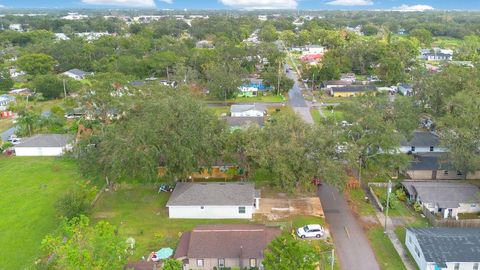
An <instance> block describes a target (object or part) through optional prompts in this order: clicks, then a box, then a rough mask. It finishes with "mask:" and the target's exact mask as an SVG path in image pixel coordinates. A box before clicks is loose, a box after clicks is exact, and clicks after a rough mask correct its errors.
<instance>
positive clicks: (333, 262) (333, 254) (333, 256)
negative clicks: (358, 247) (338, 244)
mask: <svg viewBox="0 0 480 270" xmlns="http://www.w3.org/2000/svg"><path fill="white" fill-rule="evenodd" d="M331 262H332V263H331V264H330V266H331V268H330V270H333V265H334V264H335V249H332V260H331Z"/></svg>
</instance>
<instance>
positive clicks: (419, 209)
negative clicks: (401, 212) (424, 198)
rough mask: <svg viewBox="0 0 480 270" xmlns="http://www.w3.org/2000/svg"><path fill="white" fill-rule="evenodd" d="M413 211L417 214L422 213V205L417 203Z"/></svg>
mask: <svg viewBox="0 0 480 270" xmlns="http://www.w3.org/2000/svg"><path fill="white" fill-rule="evenodd" d="M413 210H415V212H422V205H421V204H420V203H418V202H415V203H414V204H413Z"/></svg>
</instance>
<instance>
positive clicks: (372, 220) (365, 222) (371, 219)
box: [358, 216, 379, 230]
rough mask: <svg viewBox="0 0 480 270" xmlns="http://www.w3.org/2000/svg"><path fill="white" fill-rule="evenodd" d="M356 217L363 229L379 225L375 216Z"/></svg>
mask: <svg viewBox="0 0 480 270" xmlns="http://www.w3.org/2000/svg"><path fill="white" fill-rule="evenodd" d="M358 219H359V221H360V224H361V225H362V227H363V229H364V230H369V229H371V228H373V227H375V226H378V225H379V223H378V219H377V217H375V216H360V217H358Z"/></svg>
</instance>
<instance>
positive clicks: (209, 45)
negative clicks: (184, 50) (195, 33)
mask: <svg viewBox="0 0 480 270" xmlns="http://www.w3.org/2000/svg"><path fill="white" fill-rule="evenodd" d="M195 47H196V48H197V49H214V48H215V46H214V45H213V42H212V41H209V40H200V41H197V43H195Z"/></svg>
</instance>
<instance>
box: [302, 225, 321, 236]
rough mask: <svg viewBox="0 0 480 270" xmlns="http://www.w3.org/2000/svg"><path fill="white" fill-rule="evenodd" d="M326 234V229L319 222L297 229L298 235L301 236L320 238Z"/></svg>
mask: <svg viewBox="0 0 480 270" xmlns="http://www.w3.org/2000/svg"><path fill="white" fill-rule="evenodd" d="M324 234H325V229H323V227H322V226H320V225H318V224H310V225H306V226H303V227H300V228H298V229H297V236H298V237H300V238H312V237H316V238H320V237H322V236H323V235H324Z"/></svg>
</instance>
